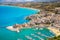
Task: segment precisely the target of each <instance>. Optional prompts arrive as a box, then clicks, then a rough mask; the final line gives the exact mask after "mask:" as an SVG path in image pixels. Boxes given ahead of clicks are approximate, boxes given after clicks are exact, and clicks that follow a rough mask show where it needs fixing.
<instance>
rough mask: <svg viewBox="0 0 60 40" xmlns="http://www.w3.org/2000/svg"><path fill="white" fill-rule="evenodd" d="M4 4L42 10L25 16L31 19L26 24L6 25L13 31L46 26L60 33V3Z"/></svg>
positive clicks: (57, 34)
mask: <svg viewBox="0 0 60 40" xmlns="http://www.w3.org/2000/svg"><path fill="white" fill-rule="evenodd" d="M1 5H2V4H1ZM3 5H13V6H20V7H28V8H34V9H38V10H40V11H39V12H38V13H37V14H34V15H30V16H27V17H25V20H30V21H29V22H28V23H24V24H18V23H17V24H15V25H13V26H8V27H6V28H7V29H9V30H11V31H17V32H20V31H19V30H20V29H21V28H24V27H26V28H31V27H38V28H43V27H46V28H48V29H49V30H51V31H53V33H55V34H56V36H59V35H60V3H59V2H57V3H53V2H52V3H48V4H47V3H40V2H38V3H33V2H30V3H28V2H27V3H25V4H19V3H16V4H3Z"/></svg>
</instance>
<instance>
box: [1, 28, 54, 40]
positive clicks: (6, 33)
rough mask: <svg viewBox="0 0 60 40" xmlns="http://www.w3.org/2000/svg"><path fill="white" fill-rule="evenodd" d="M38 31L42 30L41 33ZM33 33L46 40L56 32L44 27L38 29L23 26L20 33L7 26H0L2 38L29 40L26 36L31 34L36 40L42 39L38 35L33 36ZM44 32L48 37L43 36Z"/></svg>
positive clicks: (3, 39)
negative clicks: (8, 28)
mask: <svg viewBox="0 0 60 40" xmlns="http://www.w3.org/2000/svg"><path fill="white" fill-rule="evenodd" d="M38 32H40V33H41V34H38ZM31 34H34V35H36V36H38V37H40V38H42V39H44V40H47V39H46V38H49V37H52V36H54V34H53V33H52V32H50V30H48V29H46V28H43V29H42V30H41V29H38V30H36V28H23V29H21V30H20V32H19V33H17V32H12V31H10V30H7V29H5V28H0V40H29V39H28V38H26V36H29V37H31V38H32V39H35V40H41V39H39V38H38V37H35V36H32V35H31ZM42 34H44V35H46V36H48V37H46V36H43V35H42Z"/></svg>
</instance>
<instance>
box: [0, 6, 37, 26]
mask: <svg viewBox="0 0 60 40" xmlns="http://www.w3.org/2000/svg"><path fill="white" fill-rule="evenodd" d="M37 12H38V11H37V10H31V9H28V8H21V7H15V6H0V27H6V26H10V25H14V24H16V23H18V24H23V23H26V22H28V20H25V17H26V16H29V15H33V14H36V13H37Z"/></svg>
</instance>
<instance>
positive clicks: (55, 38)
mask: <svg viewBox="0 0 60 40" xmlns="http://www.w3.org/2000/svg"><path fill="white" fill-rule="evenodd" d="M48 40H60V35H59V36H58V37H56V36H55V37H53V38H49V39H48Z"/></svg>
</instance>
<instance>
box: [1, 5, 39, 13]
mask: <svg viewBox="0 0 60 40" xmlns="http://www.w3.org/2000/svg"><path fill="white" fill-rule="evenodd" d="M0 6H10V7H15V8H25V9H31V10H37V11H38V12H40V10H39V9H35V8H29V7H20V6H11V5H0Z"/></svg>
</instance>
